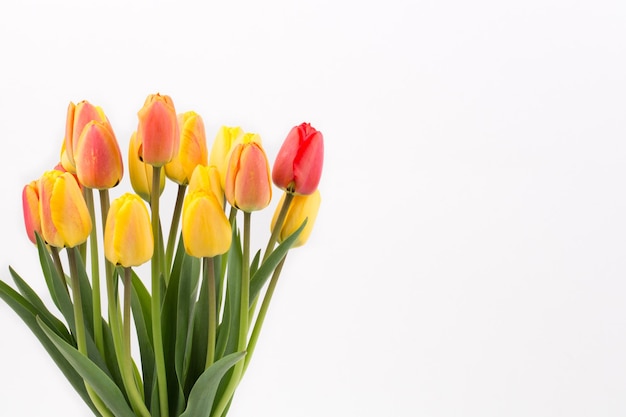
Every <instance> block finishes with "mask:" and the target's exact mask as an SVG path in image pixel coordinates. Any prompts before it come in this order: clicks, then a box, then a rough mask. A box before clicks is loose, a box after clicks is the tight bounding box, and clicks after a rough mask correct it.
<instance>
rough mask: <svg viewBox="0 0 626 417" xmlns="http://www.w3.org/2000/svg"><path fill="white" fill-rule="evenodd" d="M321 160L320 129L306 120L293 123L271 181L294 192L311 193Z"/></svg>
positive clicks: (315, 183)
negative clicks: (299, 123)
mask: <svg viewBox="0 0 626 417" xmlns="http://www.w3.org/2000/svg"><path fill="white" fill-rule="evenodd" d="M323 162H324V138H323V136H322V132H320V131H318V130H315V128H314V127H312V126H311V125H310V124H308V123H302V124H301V125H299V126H295V127H294V128H293V129H291V131H290V132H289V134H288V135H287V138H286V139H285V142H284V143H283V145H282V147H281V148H280V150H279V151H278V155H277V156H276V161H275V163H274V168H273V170H272V180H273V181H274V184H276V186H277V187H279V188H281V189H283V190H285V191H288V192H292V193H294V194H300V195H307V194H312V193H313V192H314V191H315V190H316V189H317V186H318V184H319V182H320V177H321V175H322V165H323Z"/></svg>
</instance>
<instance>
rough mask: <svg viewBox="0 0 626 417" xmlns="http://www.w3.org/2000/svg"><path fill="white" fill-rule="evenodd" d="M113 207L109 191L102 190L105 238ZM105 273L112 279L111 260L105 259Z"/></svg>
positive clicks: (101, 199)
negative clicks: (110, 211)
mask: <svg viewBox="0 0 626 417" xmlns="http://www.w3.org/2000/svg"><path fill="white" fill-rule="evenodd" d="M110 206H111V203H110V199H109V190H100V214H101V216H102V235H103V236H104V230H105V229H106V222H107V216H108V214H109V207H110ZM104 271H105V273H106V279H107V280H108V279H110V277H112V275H113V264H112V263H111V262H109V260H108V259H107V258H106V257H105V258H104Z"/></svg>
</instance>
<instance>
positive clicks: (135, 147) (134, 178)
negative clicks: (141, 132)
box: [128, 132, 165, 202]
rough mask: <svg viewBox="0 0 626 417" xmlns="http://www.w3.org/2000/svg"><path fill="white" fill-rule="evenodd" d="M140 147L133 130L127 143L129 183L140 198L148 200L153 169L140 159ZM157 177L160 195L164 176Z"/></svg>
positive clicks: (163, 185) (163, 184) (163, 186)
mask: <svg viewBox="0 0 626 417" xmlns="http://www.w3.org/2000/svg"><path fill="white" fill-rule="evenodd" d="M140 148H141V142H140V139H139V137H138V136H137V133H136V132H135V133H133V135H132V136H131V138H130V142H129V144H128V175H129V176H130V184H131V186H132V187H133V190H135V192H136V193H137V194H139V196H140V197H141V198H143V199H144V200H146V201H147V202H150V194H151V190H152V174H153V169H152V166H151V165H148V164H146V163H145V162H143V161H142V160H141V157H140V154H139V149H140ZM159 179H160V183H159V187H160V188H159V195H160V193H162V192H163V189H164V188H165V177H164V176H163V175H161V177H160V178H159Z"/></svg>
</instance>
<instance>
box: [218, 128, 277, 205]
mask: <svg viewBox="0 0 626 417" xmlns="http://www.w3.org/2000/svg"><path fill="white" fill-rule="evenodd" d="M224 194H225V195H226V199H227V200H228V202H229V203H230V205H231V206H233V207H237V208H238V209H241V210H243V211H246V212H251V211H256V210H261V209H263V208H265V207H267V206H268V205H269V203H270V201H271V199H272V184H271V180H270V167H269V162H268V161H267V156H266V155H265V151H264V150H263V147H262V146H261V144H260V138H258V135H256V134H252V133H247V134H246V135H244V138H243V143H240V144H238V145H237V146H235V148H234V149H233V152H232V154H231V157H230V162H229V164H228V171H227V172H226V181H225V187H224Z"/></svg>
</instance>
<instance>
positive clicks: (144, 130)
mask: <svg viewBox="0 0 626 417" xmlns="http://www.w3.org/2000/svg"><path fill="white" fill-rule="evenodd" d="M137 116H138V117H139V125H138V127H137V136H138V137H139V138H140V141H141V142H142V144H143V145H142V147H141V149H140V155H141V158H142V160H143V162H145V163H146V164H150V165H152V166H155V167H160V166H163V165H165V164H166V163H167V162H169V161H171V160H172V158H174V157H175V156H176V154H177V153H178V146H179V143H180V137H179V133H178V121H177V119H176V110H175V109H174V102H173V101H172V99H171V98H170V97H169V96H166V95H160V94H151V95H149V96H148V98H147V99H146V101H145V103H144V105H143V107H142V108H141V110H139V112H138V113H137Z"/></svg>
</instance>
